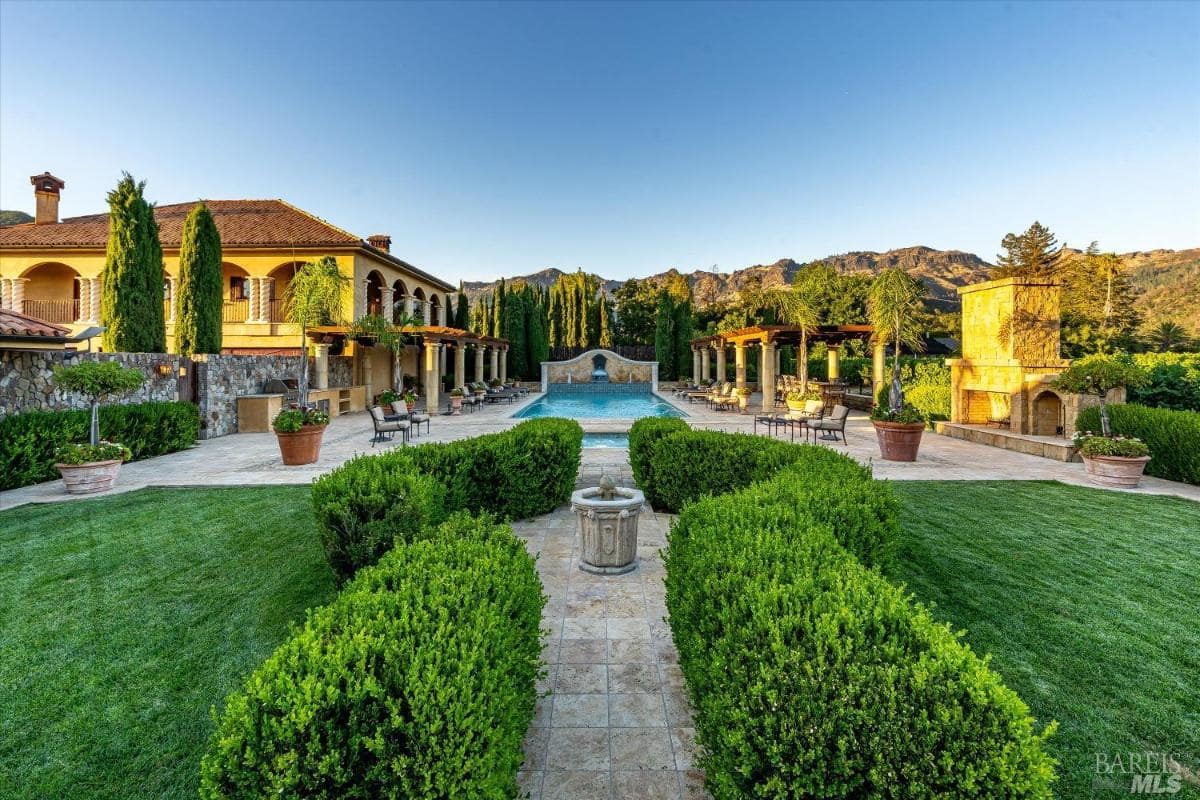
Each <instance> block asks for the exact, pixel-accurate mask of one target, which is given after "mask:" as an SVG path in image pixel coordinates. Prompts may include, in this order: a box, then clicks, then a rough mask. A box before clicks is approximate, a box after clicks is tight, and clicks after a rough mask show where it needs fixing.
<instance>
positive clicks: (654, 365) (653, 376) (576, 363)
mask: <svg viewBox="0 0 1200 800" xmlns="http://www.w3.org/2000/svg"><path fill="white" fill-rule="evenodd" d="M597 355H602V356H604V359H605V364H604V369H605V371H607V372H608V380H609V382H610V383H630V382H632V383H648V384H650V386H651V390H652V391H658V362H657V361H634V360H632V359H629V358H625V357H624V356H620V355H617V354H616V353H614V352H613V351H611V350H588V351H587V352H586V353H581V354H580V355H578V356H576V357H575V358H572V359H570V360H568V361H543V362H542V391H546V389H547V387H548V386H549V385H550V384H552V383H590V382H591V380H592V370H594V369H595V367H594V366H593V358H594V357H595V356H597Z"/></svg>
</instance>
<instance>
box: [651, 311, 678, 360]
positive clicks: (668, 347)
mask: <svg viewBox="0 0 1200 800" xmlns="http://www.w3.org/2000/svg"><path fill="white" fill-rule="evenodd" d="M673 306H674V304H673V303H672V302H671V295H669V294H668V293H666V292H663V293H662V294H661V295H660V296H659V298H658V311H657V312H656V313H655V316H654V358H655V360H656V361H658V377H659V378H661V379H662V380H667V381H673V380H675V378H676V376H677V375H678V371H677V369H676V368H677V365H678V360H677V359H676V357H675V313H674V311H675V309H674V307H673Z"/></svg>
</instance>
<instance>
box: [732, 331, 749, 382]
mask: <svg viewBox="0 0 1200 800" xmlns="http://www.w3.org/2000/svg"><path fill="white" fill-rule="evenodd" d="M733 373H734V380H736V381H737V383H736V386H737V388H739V389H741V388H742V387H744V386H745V385H746V343H745V342H734V345H733Z"/></svg>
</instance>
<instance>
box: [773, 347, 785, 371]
mask: <svg viewBox="0 0 1200 800" xmlns="http://www.w3.org/2000/svg"><path fill="white" fill-rule="evenodd" d="M782 374H783V348H782V347H776V348H775V375H776V377H778V376H780V375H782Z"/></svg>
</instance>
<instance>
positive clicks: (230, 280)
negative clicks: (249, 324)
mask: <svg viewBox="0 0 1200 800" xmlns="http://www.w3.org/2000/svg"><path fill="white" fill-rule="evenodd" d="M249 277H250V273H249V272H247V271H246V270H244V269H242V268H241V267H239V266H238V265H237V264H231V263H229V262H228V261H223V262H221V285H222V286H224V287H225V288H224V297H225V303H224V305H223V307H222V308H221V322H245V321H246V320H247V319H249V318H250V290H249V287H248V286H247V285H246V281H247V279H248V278H249Z"/></svg>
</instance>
